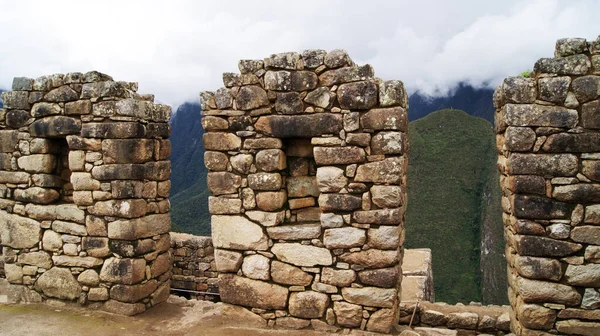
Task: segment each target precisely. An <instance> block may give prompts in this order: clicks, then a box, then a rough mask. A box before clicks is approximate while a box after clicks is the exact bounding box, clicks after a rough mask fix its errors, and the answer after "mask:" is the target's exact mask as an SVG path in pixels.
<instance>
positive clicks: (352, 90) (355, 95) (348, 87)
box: [337, 81, 378, 110]
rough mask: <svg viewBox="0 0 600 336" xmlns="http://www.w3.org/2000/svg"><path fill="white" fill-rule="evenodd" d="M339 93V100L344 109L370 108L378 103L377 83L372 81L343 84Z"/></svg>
mask: <svg viewBox="0 0 600 336" xmlns="http://www.w3.org/2000/svg"><path fill="white" fill-rule="evenodd" d="M337 94H338V102H339V104H340V107H341V108H343V109H349V110H368V109H370V108H372V107H373V106H375V105H377V100H378V89H377V84H375V83H374V82H372V81H360V82H354V83H347V84H342V85H340V87H339V88H338V91H337Z"/></svg>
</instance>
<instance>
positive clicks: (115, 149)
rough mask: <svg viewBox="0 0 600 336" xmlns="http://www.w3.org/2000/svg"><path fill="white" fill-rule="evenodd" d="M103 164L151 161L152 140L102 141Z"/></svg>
mask: <svg viewBox="0 0 600 336" xmlns="http://www.w3.org/2000/svg"><path fill="white" fill-rule="evenodd" d="M102 154H103V160H104V163H107V164H113V163H144V162H148V161H150V160H152V159H153V155H154V140H151V139H106V140H104V141H102Z"/></svg>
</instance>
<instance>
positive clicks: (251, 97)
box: [235, 85, 269, 111]
mask: <svg viewBox="0 0 600 336" xmlns="http://www.w3.org/2000/svg"><path fill="white" fill-rule="evenodd" d="M235 104H236V106H237V109H238V110H244V111H245V110H253V109H256V108H259V107H261V106H265V105H268V104H269V100H268V99H267V93H266V92H265V90H263V89H262V88H261V87H260V86H257V85H248V86H242V87H241V88H240V90H239V92H238V94H237V95H236V97H235Z"/></svg>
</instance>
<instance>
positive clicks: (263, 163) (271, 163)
mask: <svg viewBox="0 0 600 336" xmlns="http://www.w3.org/2000/svg"><path fill="white" fill-rule="evenodd" d="M286 166H287V164H286V158H285V153H283V151H282V150H281V149H265V150H261V151H260V152H258V153H256V168H257V169H259V170H262V171H265V172H272V171H277V170H282V169H285V167H286Z"/></svg>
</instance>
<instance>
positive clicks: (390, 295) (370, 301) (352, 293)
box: [342, 287, 397, 308]
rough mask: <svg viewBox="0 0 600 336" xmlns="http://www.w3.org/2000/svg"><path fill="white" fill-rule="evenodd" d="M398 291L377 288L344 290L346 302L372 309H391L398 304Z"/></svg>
mask: <svg viewBox="0 0 600 336" xmlns="http://www.w3.org/2000/svg"><path fill="white" fill-rule="evenodd" d="M396 295H397V291H396V289H385V288H377V287H363V288H350V287H346V288H342V296H343V297H344V300H346V301H348V302H350V303H354V304H360V305H364V306H371V307H383V308H391V307H393V305H394V303H395V302H396Z"/></svg>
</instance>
